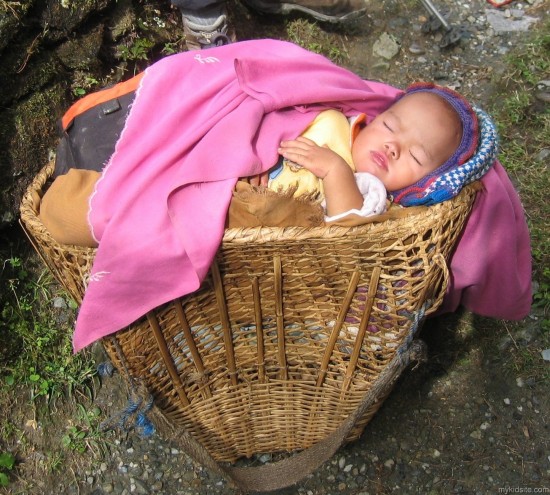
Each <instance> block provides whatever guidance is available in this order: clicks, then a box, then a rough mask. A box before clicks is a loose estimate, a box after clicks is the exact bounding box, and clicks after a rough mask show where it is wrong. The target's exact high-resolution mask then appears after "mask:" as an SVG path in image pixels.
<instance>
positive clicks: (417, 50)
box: [409, 43, 426, 55]
mask: <svg viewBox="0 0 550 495" xmlns="http://www.w3.org/2000/svg"><path fill="white" fill-rule="evenodd" d="M409 52H411V53H412V54H413V55H423V54H424V53H426V50H424V48H423V47H421V46H420V45H419V44H418V43H412V44H411V45H410V46H409Z"/></svg>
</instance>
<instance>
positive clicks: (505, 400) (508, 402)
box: [504, 397, 510, 406]
mask: <svg viewBox="0 0 550 495" xmlns="http://www.w3.org/2000/svg"><path fill="white" fill-rule="evenodd" d="M504 403H505V404H506V405H507V406H509V405H510V399H509V398H508V397H506V399H504Z"/></svg>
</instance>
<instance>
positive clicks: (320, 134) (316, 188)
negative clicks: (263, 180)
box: [269, 110, 355, 197]
mask: <svg viewBox="0 0 550 495" xmlns="http://www.w3.org/2000/svg"><path fill="white" fill-rule="evenodd" d="M301 135H302V136H303V137H305V138H308V139H311V140H312V141H313V142H314V143H315V144H317V145H318V146H327V147H328V148H330V149H331V150H332V151H334V152H335V153H337V154H338V155H340V156H341V157H342V158H343V159H344V160H345V161H346V162H347V164H348V165H349V166H350V167H351V169H352V170H353V171H354V172H355V166H354V165H353V159H352V157H351V126H350V123H349V121H348V118H347V117H346V116H345V115H344V114H343V113H341V112H339V111H337V110H325V111H323V112H321V113H320V114H319V115H317V117H316V118H315V120H314V121H313V122H312V123H311V124H310V125H309V126H308V127H307V128H306V130H305V131H304V132H303V133H302V134H301ZM289 187H296V192H295V193H294V197H298V196H301V195H303V194H311V193H315V192H318V193H320V194H323V181H322V180H320V179H318V178H317V177H316V176H315V175H314V174H312V173H311V172H310V171H309V170H306V169H305V168H302V167H299V166H297V165H295V164H293V163H292V162H290V161H288V160H284V161H283V169H282V170H281V172H280V173H279V175H277V177H275V178H274V179H271V180H270V181H269V189H271V190H273V191H286V190H287V189H288V188H289Z"/></svg>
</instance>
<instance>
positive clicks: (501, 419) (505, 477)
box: [0, 0, 550, 495]
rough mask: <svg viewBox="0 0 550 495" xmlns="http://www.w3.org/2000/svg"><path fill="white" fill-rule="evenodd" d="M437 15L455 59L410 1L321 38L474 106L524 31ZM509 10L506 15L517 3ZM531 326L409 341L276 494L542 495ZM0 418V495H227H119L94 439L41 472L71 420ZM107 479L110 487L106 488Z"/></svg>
mask: <svg viewBox="0 0 550 495" xmlns="http://www.w3.org/2000/svg"><path fill="white" fill-rule="evenodd" d="M437 5H438V6H439V7H440V8H441V10H442V12H443V13H444V14H445V15H446V18H447V19H448V20H449V22H450V23H451V24H452V26H453V27H454V28H456V29H457V30H460V31H461V32H462V36H463V37H462V40H461V42H460V43H459V44H458V45H457V46H455V47H452V48H448V49H441V48H440V47H439V43H440V39H441V36H442V33H441V31H439V32H436V33H429V34H426V33H423V32H422V29H421V27H422V25H423V23H424V21H425V20H426V11H425V10H424V9H423V8H422V5H421V3H420V2H413V1H407V2H397V1H381V2H369V12H368V15H367V16H366V17H365V18H363V19H361V20H359V21H357V22H356V23H354V24H353V25H352V26H349V27H347V28H335V27H331V26H323V29H324V32H325V33H326V35H327V37H328V39H329V40H330V42H331V43H332V44H333V46H334V47H335V48H336V49H337V50H338V51H339V52H341V54H342V60H341V63H342V64H343V65H345V66H346V67H348V68H350V69H351V70H353V71H355V72H356V73H358V74H359V75H361V76H362V77H365V78H368V79H376V80H382V81H384V82H388V83H391V84H393V85H395V86H398V87H405V86H406V85H407V84H409V83H411V82H412V81H415V80H436V81H437V82H439V83H440V84H447V85H449V86H452V87H454V88H456V89H458V90H459V91H461V92H462V93H463V94H465V95H466V96H467V97H469V98H471V99H472V100H473V101H474V102H476V103H478V104H479V105H480V106H483V104H484V103H485V102H488V101H489V99H490V98H492V97H493V96H494V94H495V91H496V90H497V87H496V84H495V81H498V75H499V73H500V71H501V70H502V68H503V64H504V61H505V56H506V55H507V53H509V51H510V50H511V49H513V48H514V47H516V46H518V45H519V44H521V43H522V42H524V40H525V38H526V36H527V33H528V31H527V30H524V31H510V32H506V31H505V32H501V33H496V32H495V30H494V29H492V31H491V26H489V24H488V23H487V22H486V19H485V18H484V16H485V15H486V9H490V8H491V6H490V4H489V3H488V2H485V1H482V0H472V1H471V2H451V1H450V0H445V1H439V2H437ZM231 7H232V8H231V12H232V16H233V18H234V20H235V24H236V26H237V34H238V36H239V38H240V39H249V38H259V37H275V38H286V37H287V33H286V29H285V20H284V19H281V18H267V17H265V16H261V15H256V14H253V13H251V12H249V11H248V10H247V9H246V8H245V7H244V6H243V5H241V4H237V3H235V4H231ZM509 7H510V8H512V9H518V8H519V7H518V4H517V2H513V3H512V4H510V5H509ZM548 8H549V3H548V2H547V1H546V2H542V3H538V4H535V5H534V6H530V4H529V3H524V4H523V5H522V9H523V10H524V14H523V15H522V17H523V18H525V16H533V17H537V18H542V17H543V16H544V15H545V14H547V13H548ZM501 10H502V11H504V9H501ZM520 10H521V9H520ZM511 15H512V17H513V15H514V14H513V13H512V14H511ZM518 15H519V14H518ZM509 18H510V17H509V16H508V19H509ZM518 22H519V21H518ZM534 26H536V24H535V25H534ZM382 33H388V34H390V35H392V36H393V37H395V39H396V40H397V41H398V47H399V51H398V53H397V54H396V55H395V56H394V57H393V58H390V59H385V58H383V57H380V56H379V55H377V54H376V53H373V47H374V45H375V44H376V42H377V41H378V40H379V39H380V36H381V35H382ZM541 317H542V315H541V314H537V313H536V312H533V314H532V315H531V316H530V317H528V318H526V320H525V321H523V322H520V323H510V322H505V321H495V320H490V319H484V318H480V317H476V316H474V315H471V314H468V313H466V312H459V313H457V314H453V315H448V316H444V317H439V318H436V319H433V320H430V321H429V322H428V323H427V324H426V326H425V327H424V329H423V330H422V332H421V335H420V337H421V338H422V339H423V340H424V341H425V342H426V343H427V344H428V349H429V359H428V361H427V363H424V364H421V365H419V366H418V367H417V368H416V369H415V370H409V371H408V372H406V373H405V374H404V375H403V377H402V378H401V380H400V381H399V382H398V384H397V386H396V387H395V389H394V391H393V392H392V394H391V395H390V397H389V398H388V399H387V400H386V401H385V403H384V405H383V406H382V408H381V409H380V411H379V412H378V413H377V415H376V416H375V418H374V419H373V420H372V421H371V422H370V423H369V425H368V426H367V427H366V429H365V431H364V433H363V435H362V437H361V438H360V439H359V440H358V441H356V442H354V443H352V444H349V445H347V446H345V447H343V448H342V449H341V450H340V451H339V452H338V453H337V454H336V455H335V456H334V458H333V459H332V460H331V461H329V462H328V463H326V465H324V466H323V467H321V468H320V469H319V470H318V471H316V472H315V473H313V474H312V475H311V476H309V477H308V478H306V479H305V480H304V481H303V482H301V483H300V484H299V485H297V486H296V487H293V488H289V489H286V490H282V491H281V492H280V493H281V494H282V493H284V494H292V493H303V494H308V495H322V494H333V493H344V494H350V495H351V494H356V495H360V494H361V495H365V494H370V495H374V494H389V493H399V494H401V493H403V494H408V493H422V494H424V493H428V494H448V493H459V494H497V493H550V431H549V425H550V394H549V391H550V388H549V384H548V382H547V381H546V380H545V379H542V378H541V377H544V376H548V371H547V367H548V366H550V364H549V363H548V362H543V361H542V358H541V357H540V350H541V349H543V348H544V345H545V344H544V338H545V337H544V336H543V333H542V327H541ZM526 363H527V365H526ZM544 367H546V369H545V368H544ZM541 369H542V370H543V371H541ZM95 390H96V392H97V395H96V396H95V397H96V398H95V401H96V402H95V404H96V405H99V406H101V411H102V414H104V415H105V416H108V415H109V414H112V413H113V412H114V411H116V410H117V408H120V407H121V404H123V403H124V400H125V397H124V393H125V387H124V385H123V384H122V383H121V382H120V381H119V378H117V376H116V375H115V377H114V378H113V379H110V380H109V379H106V380H103V382H102V384H99V382H97V383H96V386H95ZM115 392H116V393H115ZM88 407H89V408H90V409H91V408H92V407H93V406H92V405H89V406H88ZM6 411H7V413H8V414H9V415H10V418H12V419H11V420H12V421H13V422H14V423H16V424H19V425H21V428H22V431H23V432H24V436H23V437H22V438H21V440H20V441H21V442H24V443H25V445H26V446H27V452H30V454H29V455H28V457H27V458H26V459H24V464H25V466H24V467H23V468H22V469H21V471H20V475H19V479H18V480H16V481H15V482H14V483H12V484H11V486H10V487H9V488H8V489H0V493H10V494H15V493H28V494H38V493H52V494H56V493H70V494H72V493H79V494H94V495H101V494H103V493H121V494H130V493H166V494H177V493H182V494H211V493H229V494H230V493H235V492H234V491H233V490H231V489H230V488H228V487H227V486H226V485H225V484H224V482H223V481H221V480H219V479H218V478H216V476H215V475H209V474H207V473H205V472H204V470H200V468H198V467H197V466H196V465H195V464H193V463H192V462H190V461H189V460H185V461H183V460H181V458H179V459H180V461H179V462H181V472H180V473H179V474H180V477H179V478H178V477H177V476H170V477H168V476H167V475H165V477H164V483H161V484H160V485H159V484H157V486H156V488H155V485H154V484H152V483H149V484H147V483H144V484H143V486H142V485H140V484H139V483H137V484H136V483H135V482H134V483H133V484H132V481H131V480H130V478H127V477H124V475H123V474H121V473H122V471H121V470H120V466H121V463H122V464H124V463H127V464H128V465H130V464H129V462H130V461H128V460H127V459H126V458H125V457H124V456H129V455H130V454H129V448H128V445H129V443H128V442H129V441H130V440H129V439H128V437H127V436H123V437H117V435H116V434H108V435H106V437H105V439H104V440H105V442H106V443H105V444H103V443H102V442H99V443H92V444H91V449H89V450H87V451H86V453H85V454H83V455H80V454H78V453H77V452H74V453H73V454H72V455H71V456H67V457H64V459H63V460H62V461H60V462H62V466H61V467H59V466H57V467H56V469H55V470H53V471H52V470H45V469H44V462H43V461H44V459H43V456H44V452H45V451H48V450H50V449H51V446H52V445H54V444H55V445H59V444H60V442H61V439H60V436H61V435H62V434H65V433H66V425H67V424H70V422H71V421H73V419H74V417H75V416H76V415H77V414H78V408H77V406H75V405H74V404H73V403H68V404H65V403H62V402H60V403H59V404H57V405H56V406H54V409H53V411H51V414H49V415H47V417H49V418H50V419H49V420H44V421H41V422H40V424H38V423H36V421H35V413H33V412H30V413H29V410H28V407H27V402H25V399H24V398H19V399H14V402H13V403H12V404H9V405H8V407H7V408H6ZM140 442H144V441H141V440H139V439H137V438H134V439H132V440H131V449H132V452H135V451H138V452H146V451H147V450H148V449H149V451H150V450H151V449H152V447H151V445H150V444H145V443H140ZM155 445H157V447H158V448H159V449H162V448H168V447H167V444H163V443H158V444H155ZM158 458H159V459H160V460H158V461H157V462H158V465H157V467H156V470H157V471H162V472H168V468H167V467H166V466H165V464H166V463H167V462H168V461H164V460H163V457H162V455H161V454H159V455H158ZM140 462H142V463H143V462H144V461H143V458H142V459H141V461H140ZM173 462H174V461H173V460H171V461H170V463H171V465H173ZM50 464H51V463H49V464H48V465H50ZM135 464H136V465H138V464H139V462H138V461H137V460H136V461H135ZM103 467H105V469H104V468H103ZM184 471H188V472H190V473H193V472H194V475H190V478H189V479H191V480H192V482H190V483H185V480H186V479H188V478H187V477H186V476H185V475H184V473H183V472H184ZM110 472H111V474H112V473H115V474H112V475H109V473H110ZM117 473H118V474H120V477H121V480H122V481H121V482H120V483H118V484H117V481H116V480H115V479H114V478H116V474H117ZM197 473H198V474H197ZM135 478H140V476H135ZM141 478H143V476H141ZM182 479H183V480H184V481H182ZM145 485H146V487H144V486H145Z"/></svg>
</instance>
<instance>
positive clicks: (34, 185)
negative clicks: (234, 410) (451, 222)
mask: <svg viewBox="0 0 550 495" xmlns="http://www.w3.org/2000/svg"><path fill="white" fill-rule="evenodd" d="M53 172H54V161H50V162H49V163H47V164H46V165H45V166H44V167H43V168H42V169H41V170H40V171H39V172H38V174H37V175H36V176H35V178H34V179H33V181H32V182H31V184H30V185H29V186H28V187H27V189H26V191H25V194H24V195H23V198H22V200H21V205H20V215H21V220H22V221H23V223H24V224H25V225H28V222H29V221H33V222H34V223H35V224H36V223H37V222H38V223H39V226H40V230H43V231H44V232H47V233H48V234H49V232H48V231H47V230H46V228H45V227H44V225H43V224H42V222H41V221H40V220H39V218H38V204H37V203H36V202H37V200H38V198H41V197H42V195H43V188H44V185H45V184H46V182H47V181H48V179H49V178H50V177H51V176H52V174H53ZM481 188H482V185H481V182H480V181H475V182H473V183H471V184H468V185H467V186H465V187H464V188H463V189H462V191H461V192H460V193H459V194H458V195H457V196H456V197H455V198H452V199H450V200H448V201H444V202H442V203H439V204H436V205H432V206H414V207H410V208H407V215H400V216H396V217H393V218H392V217H390V218H387V219H386V220H384V221H381V222H369V223H365V224H362V225H355V226H342V225H322V226H319V227H265V226H263V227H235V228H231V229H225V231H224V235H223V238H222V246H223V245H227V244H231V243H235V244H241V243H250V242H254V243H257V244H262V243H268V242H288V241H301V240H310V239H326V240H331V239H341V238H344V237H355V236H364V235H365V234H369V235H373V236H375V235H379V234H380V233H382V232H387V231H388V230H394V231H395V230H400V229H403V228H410V227H411V225H414V224H416V223H417V222H416V221H415V219H416V218H421V219H422V221H423V222H425V221H426V213H427V212H429V216H430V217H437V216H441V215H445V214H448V213H450V212H451V211H453V210H455V209H456V203H457V202H459V201H468V202H470V201H471V200H472V197H473V196H475V195H476V194H477V191H479V190H480V189H481ZM389 223H391V226H390V227H388V224H389ZM51 240H52V241H53V242H56V241H54V240H53V238H52V239H51ZM57 244H59V245H63V244H60V243H57ZM75 247H77V248H79V249H83V250H86V251H88V250H92V251H94V250H96V249H97V248H89V247H84V246H75Z"/></svg>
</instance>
